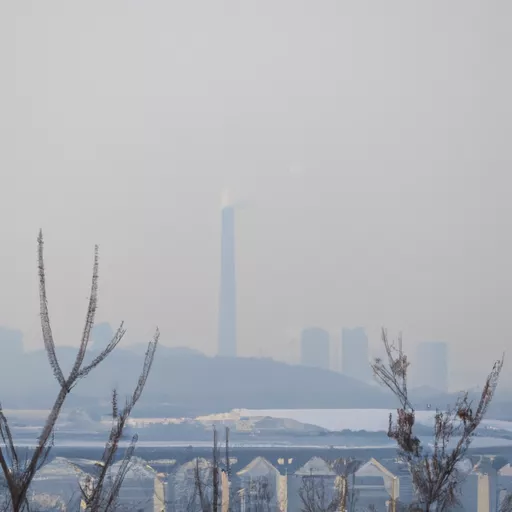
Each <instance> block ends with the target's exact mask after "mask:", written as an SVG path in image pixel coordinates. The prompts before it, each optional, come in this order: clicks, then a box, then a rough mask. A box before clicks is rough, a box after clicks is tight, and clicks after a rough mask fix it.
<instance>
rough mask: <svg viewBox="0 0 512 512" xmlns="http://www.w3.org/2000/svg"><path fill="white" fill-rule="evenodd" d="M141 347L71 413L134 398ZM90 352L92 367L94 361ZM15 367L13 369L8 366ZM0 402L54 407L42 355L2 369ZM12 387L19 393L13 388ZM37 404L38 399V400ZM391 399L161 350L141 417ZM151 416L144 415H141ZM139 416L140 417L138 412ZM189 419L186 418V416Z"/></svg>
mask: <svg viewBox="0 0 512 512" xmlns="http://www.w3.org/2000/svg"><path fill="white" fill-rule="evenodd" d="M75 350H76V349H74V348H69V347H59V349H58V355H59V358H60V360H61V361H62V366H63V367H65V368H69V367H70V366H71V364H72V361H73V357H74V355H75ZM142 353H143V347H142V346H141V347H129V348H128V349H125V348H118V349H116V351H114V353H113V354H111V356H109V358H108V359H107V360H106V361H105V362H103V363H102V364H101V365H100V366H99V367H98V368H97V369H96V370H94V372H93V373H91V375H90V376H89V377H88V378H87V379H85V380H84V381H82V382H81V383H80V384H79V385H78V386H77V387H76V388H75V390H74V391H73V396H72V397H70V400H69V405H72V406H74V407H77V406H91V405H92V404H98V403H100V404H103V405H102V407H108V403H109V396H110V395H109V394H110V392H111V390H112V389H113V388H114V387H116V388H118V389H119V390H120V393H129V392H130V391H131V390H132V388H133V386H134V385H135V383H136V381H137V378H138V375H139V372H140V369H141V365H142V363H143V355H142ZM95 354H96V353H95V352H94V351H91V353H90V354H89V355H88V358H89V359H92V358H93V357H94V356H95ZM11 363H12V361H11ZM3 366H4V365H3V364H2V362H1V361H0V385H1V388H2V395H3V396H2V397H1V398H2V400H3V402H4V403H5V404H6V406H9V407H31V406H32V405H31V404H32V402H34V401H35V402H37V404H38V407H41V406H43V404H46V405H49V404H50V402H51V400H52V399H53V398H54V396H55V395H54V393H55V390H56V384H55V383H54V381H53V376H52V374H51V370H50V368H49V366H48V362H47V359H46V354H45V352H44V351H37V352H31V353H27V354H24V355H22V356H20V357H18V358H17V360H16V363H15V367H14V368H13V366H10V368H5V369H4V368H2V367H3ZM14 379H15V382H16V386H12V385H9V382H10V383H12V382H13V380H14ZM36 398H37V399H36ZM394 405H395V402H394V400H393V399H392V397H390V396H389V394H387V393H385V392H384V391H383V390H382V389H380V388H379V387H375V386H369V385H366V384H363V383H361V382H358V381H356V380H353V379H350V378H348V377H346V376H343V375H340V374H338V373H335V372H330V371H326V370H321V369H316V368H309V367H303V366H294V365H289V364H285V363H281V362H277V361H273V360H272V359H258V358H222V357H207V356H205V355H203V354H201V353H196V352H194V351H189V350H183V349H173V348H169V347H160V348H159V350H158V351H157V357H156V359H155V362H154V365H153V369H152V373H151V376H150V378H149V380H148V383H147V387H146V390H145V393H144V395H143V399H142V400H141V403H140V404H139V407H138V412H139V414H142V413H144V415H145V414H146V412H147V411H148V410H152V412H153V414H151V415H155V414H154V412H159V411H162V414H163V415H164V416H165V415H168V411H169V410H176V409H179V410H181V411H183V412H186V411H187V410H190V411H191V413H209V412H219V411H224V410H231V409H233V408H253V409H264V408H266V409H269V408H376V407H384V406H387V407H393V406H394ZM144 411H146V412H144ZM135 412H137V411H135ZM181 415H184V414H181Z"/></svg>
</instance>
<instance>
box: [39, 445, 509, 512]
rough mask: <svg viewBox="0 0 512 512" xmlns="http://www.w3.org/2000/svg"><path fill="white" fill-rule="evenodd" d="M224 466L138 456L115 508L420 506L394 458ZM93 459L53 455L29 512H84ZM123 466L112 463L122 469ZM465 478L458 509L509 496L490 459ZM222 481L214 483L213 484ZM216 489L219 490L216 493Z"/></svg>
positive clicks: (505, 471) (279, 511)
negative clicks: (83, 490)
mask: <svg viewBox="0 0 512 512" xmlns="http://www.w3.org/2000/svg"><path fill="white" fill-rule="evenodd" d="M219 461H220V462H219V464H217V465H213V463H212V461H211V460H207V459H205V458H193V459H191V460H189V461H187V462H185V463H184V464H178V462H177V461H176V460H174V459H173V460H154V461H151V462H146V461H144V460H142V459H139V458H133V460H132V462H131V464H130V467H129V470H128V472H127V473H126V477H125V479H124V482H123V485H122V487H121V489H120V492H119V496H118V501H117V508H120V509H129V510H137V511H144V512H167V511H169V512H189V511H196V510H197V511H199V510H207V509H210V508H211V507H210V508H208V504H210V505H211V504H212V502H213V500H214V496H216V495H217V500H218V501H217V503H218V510H222V511H226V512H227V511H228V510H229V511H232V512H251V511H259V510H265V511H268V512H286V511H298V510H333V511H335V510H340V511H343V510H351V511H354V512H361V511H367V510H372V508H371V507H374V508H373V509H374V510H382V511H388V512H391V511H393V512H395V511H396V510H400V508H399V507H400V506H404V505H405V506H408V505H411V504H413V503H415V502H416V497H415V493H414V488H413V484H412V479H411V475H410V473H409V471H408V470H407V467H406V466H405V465H404V464H403V463H401V462H399V461H397V460H394V459H389V460H376V459H374V458H372V459H370V460H368V461H357V460H353V459H339V460H336V461H327V460H325V459H323V458H321V457H318V456H315V457H312V458H311V459H310V460H309V461H307V462H306V463H305V464H303V465H301V466H300V467H297V463H296V461H294V460H293V459H289V458H286V457H279V456H277V455H276V458H275V460H273V461H272V462H271V461H269V460H267V459H265V458H263V457H256V458H255V459H253V460H252V461H251V462H250V463H249V464H247V465H246V466H245V467H243V468H241V469H238V467H237V466H238V461H237V459H236V458H230V459H229V463H228V461H227V460H225V459H223V458H222V457H220V458H219ZM94 464H95V463H94V461H89V460H85V459H76V460H75V459H64V458H61V457H57V458H55V459H54V460H53V461H51V462H49V463H47V464H46V465H45V466H44V467H43V468H41V469H40V470H39V472H38V474H37V476H36V478H35V480H34V483H33V486H32V488H31V493H30V496H29V501H30V505H31V508H33V509H36V508H37V510H46V511H50V510H52V511H63V512H64V511H67V510H79V509H80V507H82V508H83V506H84V504H83V502H81V493H80V487H79V485H80V484H82V486H83V483H84V482H86V481H87V480H88V475H90V473H89V471H90V472H91V473H92V471H91V469H92V467H93V466H94ZM119 465H120V463H117V464H116V465H114V466H113V468H112V472H113V473H115V472H116V470H118V468H119ZM458 471H459V473H460V474H461V475H462V476H463V478H464V481H463V483H462V487H461V493H460V506H459V508H458V509H457V510H460V511H464V512H485V511H491V510H496V509H497V507H499V506H500V503H501V502H502V501H503V500H504V499H505V497H506V496H507V495H508V494H509V493H511V492H512V469H511V467H510V465H506V466H504V467H502V468H501V469H500V470H499V471H497V470H495V469H493V460H492V458H486V457H480V458H479V460H478V461H476V463H475V462H474V461H471V460H470V459H466V460H464V462H463V464H461V465H460V467H459V468H458ZM215 479H216V481H217V482H218V484H217V485H214V483H213V482H214V480H215ZM214 489H217V491H215V490H214Z"/></svg>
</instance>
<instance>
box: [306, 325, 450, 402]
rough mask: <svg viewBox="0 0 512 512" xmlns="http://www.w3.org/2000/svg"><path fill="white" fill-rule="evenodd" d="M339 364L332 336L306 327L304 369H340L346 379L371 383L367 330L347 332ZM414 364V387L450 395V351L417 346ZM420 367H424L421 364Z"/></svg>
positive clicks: (431, 345) (443, 345)
mask: <svg viewBox="0 0 512 512" xmlns="http://www.w3.org/2000/svg"><path fill="white" fill-rule="evenodd" d="M339 346H340V353H341V358H340V361H334V358H333V357H332V355H331V336H330V334H329V332H328V331H327V330H326V329H323V328H321V327H307V328H306V329H303V330H302V333H301V337H300V362H301V364H302V365H304V366H312V367H316V368H322V369H324V370H329V369H337V368H340V369H341V373H343V375H346V376H347V377H351V378H353V379H356V380H359V381H362V382H370V381H371V380H372V372H371V367H370V362H371V359H370V355H369V348H368V336H367V335H366V332H365V330H364V328H362V327H356V328H354V329H347V328H344V329H342V331H341V339H340V343H339ZM413 361H416V362H417V363H418V364H414V365H413V367H412V370H413V375H412V377H413V385H414V387H416V388H429V389H430V390H436V391H440V392H443V393H444V392H447V391H448V348H447V344H446V343H444V342H430V341H429V342H423V343H420V344H419V345H418V348H417V351H416V357H415V358H413ZM420 363H421V364H420Z"/></svg>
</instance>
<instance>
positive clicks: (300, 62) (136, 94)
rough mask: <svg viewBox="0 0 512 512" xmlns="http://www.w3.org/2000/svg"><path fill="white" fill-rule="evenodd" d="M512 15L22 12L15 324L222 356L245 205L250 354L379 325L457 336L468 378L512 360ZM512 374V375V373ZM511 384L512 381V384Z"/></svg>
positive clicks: (13, 48)
mask: <svg viewBox="0 0 512 512" xmlns="http://www.w3.org/2000/svg"><path fill="white" fill-rule="evenodd" d="M511 16H512V4H511V3H510V2H507V1H505V0H501V1H500V0H496V1H484V0H482V1H468V0H465V1H450V2H411V1H406V0H403V1H401V2H393V1H386V2H383V1H377V0H374V1H373V2H367V1H364V0H353V1H350V2H349V1H341V0H336V1H335V0H317V1H312V0H309V1H304V0H293V1H292V0H259V1H248V0H233V1H220V0H216V1H212V0H201V1H200V0H198V1H194V0H191V1H189V0H186V1H185V0H183V1H171V0H160V1H157V0H155V1H152V0H148V1H135V0H131V1H130V0H123V1H122V2H121V1H113V0H108V1H104V0H102V1H99V0H98V1H96V0H94V1H91V0H89V1H87V2H70V1H67V0H66V1H64V0H62V1H51V0H46V1H44V2H38V1H33V2H28V1H23V0H22V1H20V0H3V1H2V2H0V63H1V67H0V112H1V116H0V136H1V139H0V140H1V141H2V144H1V151H0V179H1V181H0V183H1V187H0V192H1V195H2V197H1V203H0V204H1V209H2V215H1V216H0V229H1V235H2V250H1V252H0V283H1V286H0V323H1V324H4V325H7V326H10V327H19V328H21V329H22V330H23V331H24V333H25V345H26V347H28V348H35V347H36V346H38V344H39V338H40V336H39V323H38V322H39V320H38V292H37V268H36V245H35V242H36V236H37V231H38V229H39V227H42V228H43V229H44V230H45V234H46V248H47V262H48V275H49V283H50V285H49V294H50V306H51V313H52V319H53V323H54V330H55V333H56V336H57V337H58V341H59V342H60V343H63V344H75V343H77V340H78V337H79V335H80V332H81V329H82V324H83V320H84V317H85V307H86V300H87V297H88V286H89V279H90V266H91V261H92V254H93V245H94V243H98V244H100V249H101V265H102V267H101V281H100V287H101V288H100V290H101V296H100V310H99V320H108V321H111V322H112V323H117V322H118V321H120V320H121V319H125V320H126V322H127V324H128V327H129V329H130V331H129V336H128V339H127V341H143V340H144V341H145V340H146V338H148V337H149V335H150V333H151V332H152V330H153V328H154V326H155V325H156V324H158V325H159V326H160V328H161V330H162V333H163V339H164V341H165V342H166V343H169V344H175V345H184V344H188V345H189V346H193V347H197V348H199V349H201V350H204V351H206V352H208V353H213V352H214V351H215V350H216V322H217V298H218V284H219V253H220V225H219V221H220V215H219V206H220V198H221V191H222V190H223V188H225V187H227V188H229V189H230V190H231V191H232V197H233V198H234V200H237V201H242V202H243V203H244V208H243V209H241V210H240V211H239V213H238V219H237V237H238V240H237V251H238V253H237V258H238V285H239V290H238V291H239V340H240V341H239V345H240V352H241V353H242V354H246V355H259V354H264V355H272V356H275V357H277V358H284V359H289V360H290V359H291V360H293V359H294V357H295V352H296V348H295V342H294V341H293V340H294V339H295V338H296V333H297V331H298V330H299V329H300V328H301V327H303V326H306V325H310V324H318V325H320V326H325V327H327V328H328V329H330V330H332V331H333V333H337V332H338V331H340V330H341V327H342V326H347V327H348V326H354V325H359V324H360V325H364V326H366V327H367V329H368V332H369V335H370V338H371V344H372V348H373V347H378V330H379V328H380V326H381V325H386V326H388V327H389V328H390V330H392V331H396V330H398V329H402V330H403V331H404V338H405V340H406V342H407V343H408V344H409V346H410V351H411V353H413V351H414V348H415V345H416V343H417V342H418V341H422V340H431V339H435V340H445V341H447V342H449V343H450V350H451V356H452V358H451V367H452V369H453V378H452V382H451V383H452V385H454V386H459V385H470V384H474V383H476V382H477V381H478V379H480V377H481V376H482V374H483V373H484V372H486V371H487V370H488V369H489V368H490V365H491V363H492V360H493V359H494V358H495V357H497V356H499V354H500V353H501V352H502V351H503V350H504V349H506V348H507V347H508V346H510V345H511V343H510V340H511V337H512V332H511V329H510V322H509V314H510V311H511V307H512V268H511V262H512V233H511V229H510V228H511V226H510V224H511V211H510V210H511V208H510V196H511V186H512V176H511V174H510V173H511V163H512V150H511V145H510V136H511V118H512V117H511V116H512V100H511V95H510V91H511V90H512V74H511V72H510V63H509V62H510V48H511V47H512V34H511V33H510V19H511ZM509 368H510V366H509ZM505 379H506V380H509V381H510V382H512V379H509V378H508V376H505Z"/></svg>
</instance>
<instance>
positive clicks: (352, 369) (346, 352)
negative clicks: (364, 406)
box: [341, 327, 372, 382]
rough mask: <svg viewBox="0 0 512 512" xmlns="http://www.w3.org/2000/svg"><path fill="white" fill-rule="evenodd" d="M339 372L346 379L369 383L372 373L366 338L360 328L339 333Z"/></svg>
mask: <svg viewBox="0 0 512 512" xmlns="http://www.w3.org/2000/svg"><path fill="white" fill-rule="evenodd" d="M341 345H342V347H341V358H342V359H341V371H342V373H343V374H344V375H346V376H347V377H352V378H353V379H357V380H360V381H362V382H370V381H371V379H372V371H371V367H370V358H369V356H368V337H367V336H366V333H365V331H364V329H363V328H362V327H356V328H355V329H345V328H344V329H343V330H342V333H341Z"/></svg>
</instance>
